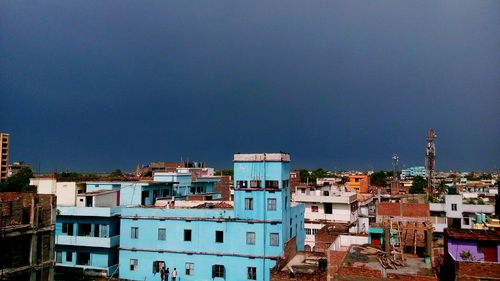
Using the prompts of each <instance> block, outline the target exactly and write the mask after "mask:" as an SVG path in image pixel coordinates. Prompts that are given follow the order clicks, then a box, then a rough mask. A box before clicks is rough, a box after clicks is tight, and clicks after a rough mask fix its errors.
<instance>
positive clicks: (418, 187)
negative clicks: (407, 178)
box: [409, 176, 427, 194]
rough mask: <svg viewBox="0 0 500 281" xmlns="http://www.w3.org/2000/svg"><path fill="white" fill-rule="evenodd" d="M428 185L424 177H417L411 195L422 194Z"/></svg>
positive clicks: (412, 185)
mask: <svg viewBox="0 0 500 281" xmlns="http://www.w3.org/2000/svg"><path fill="white" fill-rule="evenodd" d="M426 184H427V181H426V180H425V179H424V178H423V177H422V176H416V177H414V178H413V182H412V184H411V187H410V190H409V192H410V193H411V194H422V193H424V189H425V185H426Z"/></svg>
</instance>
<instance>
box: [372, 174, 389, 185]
mask: <svg viewBox="0 0 500 281" xmlns="http://www.w3.org/2000/svg"><path fill="white" fill-rule="evenodd" d="M387 178H388V175H387V173H386V172H384V171H378V172H375V173H373V174H371V175H370V183H371V184H372V185H374V186H387Z"/></svg>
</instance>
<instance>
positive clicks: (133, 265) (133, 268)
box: [130, 259, 139, 271]
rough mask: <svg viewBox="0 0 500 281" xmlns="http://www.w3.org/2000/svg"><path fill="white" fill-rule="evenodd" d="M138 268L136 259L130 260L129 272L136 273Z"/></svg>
mask: <svg viewBox="0 0 500 281" xmlns="http://www.w3.org/2000/svg"><path fill="white" fill-rule="evenodd" d="M138 266H139V263H138V262H137V259H130V271H136V270H137V267H138Z"/></svg>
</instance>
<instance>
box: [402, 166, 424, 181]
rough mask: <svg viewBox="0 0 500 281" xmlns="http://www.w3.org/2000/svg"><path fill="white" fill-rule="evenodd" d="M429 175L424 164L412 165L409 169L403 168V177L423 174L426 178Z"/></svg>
mask: <svg viewBox="0 0 500 281" xmlns="http://www.w3.org/2000/svg"><path fill="white" fill-rule="evenodd" d="M427 175H428V172H427V169H426V168H425V167H424V166H417V167H410V168H408V169H403V170H401V179H403V180H404V179H406V178H408V177H416V176H421V177H424V178H426V177H427Z"/></svg>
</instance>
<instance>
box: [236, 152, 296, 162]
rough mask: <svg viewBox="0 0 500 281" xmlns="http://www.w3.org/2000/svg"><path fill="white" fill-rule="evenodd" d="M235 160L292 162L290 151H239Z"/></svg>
mask: <svg viewBox="0 0 500 281" xmlns="http://www.w3.org/2000/svg"><path fill="white" fill-rule="evenodd" d="M233 161H234V162H290V154H288V153H283V152H280V153H237V154H235V155H234V159H233Z"/></svg>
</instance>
